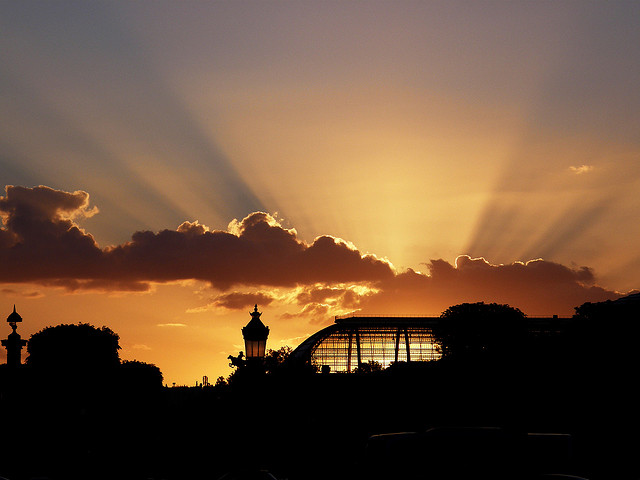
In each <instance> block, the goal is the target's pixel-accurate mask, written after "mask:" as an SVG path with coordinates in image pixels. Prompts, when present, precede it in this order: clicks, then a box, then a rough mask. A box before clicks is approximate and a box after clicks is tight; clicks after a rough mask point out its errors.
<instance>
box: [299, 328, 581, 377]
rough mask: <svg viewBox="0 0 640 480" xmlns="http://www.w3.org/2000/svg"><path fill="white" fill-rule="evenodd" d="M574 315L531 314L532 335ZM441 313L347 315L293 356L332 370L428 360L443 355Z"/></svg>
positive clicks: (544, 332) (547, 331) (549, 331)
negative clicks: (438, 328)
mask: <svg viewBox="0 0 640 480" xmlns="http://www.w3.org/2000/svg"><path fill="white" fill-rule="evenodd" d="M570 320H571V319H568V318H558V317H556V316H554V317H545V318H528V319H527V323H528V330H529V332H530V334H531V335H534V336H540V335H553V334H554V333H556V332H558V331H560V330H562V329H563V328H565V326H566V324H567V322H569V321H570ZM440 321H442V319H441V318H440V317H404V316H402V317H401V316H397V317H396V316H384V317H382V316H345V317H336V318H335V323H333V324H332V325H329V326H328V327H325V328H323V329H321V330H319V331H318V332H316V333H314V334H313V335H311V336H310V337H308V338H307V339H306V340H305V341H304V342H302V343H301V344H300V345H299V346H298V347H297V348H296V349H295V350H294V351H293V352H292V354H291V360H292V361H297V362H304V363H309V364H311V365H314V366H317V367H319V368H321V369H327V368H328V369H329V371H331V372H347V373H348V372H353V371H354V370H356V369H357V368H358V367H361V366H362V365H364V364H368V363H371V362H375V363H376V364H378V365H380V366H381V367H382V368H386V367H388V366H389V365H391V364H392V363H394V362H428V361H433V360H438V359H439V358H441V353H440V347H439V345H438V343H437V341H436V339H435V336H434V334H433V327H434V325H436V324H437V323H439V322H440Z"/></svg>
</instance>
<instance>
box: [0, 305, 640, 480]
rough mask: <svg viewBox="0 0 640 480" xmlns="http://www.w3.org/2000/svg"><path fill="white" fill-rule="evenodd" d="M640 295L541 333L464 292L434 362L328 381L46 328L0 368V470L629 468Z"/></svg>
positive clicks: (106, 333)
mask: <svg viewBox="0 0 640 480" xmlns="http://www.w3.org/2000/svg"><path fill="white" fill-rule="evenodd" d="M637 300H638V299H637V298H636V297H634V296H630V297H627V298H626V299H621V300H620V301H615V302H602V303H597V304H589V303H588V304H584V305H581V306H580V307H577V308H576V314H575V316H574V318H573V319H572V320H571V321H570V322H567V323H566V324H565V323H562V325H560V323H561V322H560V319H559V320H558V322H559V326H558V328H556V329H555V330H554V331H553V332H551V333H549V332H546V333H545V332H534V333H533V334H532V332H531V328H530V327H528V326H527V325H530V322H529V320H530V319H527V318H526V317H525V315H524V314H523V313H522V312H520V311H519V310H517V309H515V308H512V307H509V306H507V305H496V304H484V303H481V302H480V303H473V304H462V305H457V306H452V307H450V308H449V309H447V310H445V312H443V314H442V321H441V322H440V324H439V326H438V327H437V328H436V330H435V331H434V334H435V335H436V337H437V338H438V340H439V342H440V343H441V345H442V347H441V348H442V353H443V358H442V359H441V360H439V361H436V362H428V363H401V362H400V363H398V364H394V365H392V366H391V367H389V368H387V369H382V368H381V367H380V366H379V365H376V364H366V365H362V366H361V367H360V368H359V369H358V370H357V372H356V373H352V374H339V373H333V374H328V375H327V374H321V373H319V372H318V368H317V366H313V365H300V364H295V363H293V362H290V361H288V354H289V353H290V349H288V348H282V349H280V350H271V351H269V352H268V355H267V358H266V360H265V362H264V363H263V364H262V365H261V366H259V367H256V366H255V365H253V366H252V365H250V364H247V363H243V362H241V361H240V362H238V367H237V368H236V369H235V371H234V373H233V374H232V375H230V376H229V377H228V378H226V379H225V378H222V377H221V378H219V379H218V380H217V381H216V382H215V384H214V385H203V386H200V387H175V388H166V387H162V376H161V374H160V371H159V370H158V369H157V367H155V366H153V365H148V364H143V363H140V362H122V361H120V360H119V357H118V349H119V346H118V339H117V335H116V334H115V333H114V332H111V331H110V330H109V329H107V328H105V327H103V328H101V329H97V328H95V327H91V326H89V325H84V326H83V325H81V326H75V327H69V326H65V327H64V328H62V327H53V328H50V329H45V330H44V331H43V332H39V333H38V334H36V335H34V336H33V337H32V339H31V340H30V341H29V345H28V347H27V348H28V355H29V356H28V360H27V362H26V365H23V366H22V367H21V368H20V369H18V370H17V371H11V370H10V369H7V368H4V369H2V371H1V372H0V374H1V377H0V381H1V383H0V385H1V386H0V389H1V391H0V395H1V396H0V412H3V428H2V432H3V433H2V434H0V437H1V439H0V452H1V453H0V455H1V457H0V459H1V460H0V476H2V475H4V476H6V477H7V478H9V479H10V480H21V479H29V478H34V477H36V476H43V477H46V478H51V479H58V478H60V479H62V478H65V479H67V478H71V479H73V478H78V479H79V478H84V479H91V478H95V479H103V478H104V479H106V478H123V479H128V478H130V479H155V480H159V479H166V480H173V479H176V480H177V479H184V480H187V479H196V478H197V479H200V478H206V479H217V478H220V477H222V476H223V475H224V474H228V473H229V472H231V473H232V474H233V475H235V476H227V477H226V478H232V479H233V478H259V477H257V476H255V475H254V476H253V477H252V476H250V475H249V474H250V473H251V472H253V473H254V474H255V472H258V471H260V470H263V469H264V470H268V471H270V472H272V473H273V474H274V475H275V476H276V477H277V478H279V479H285V478H287V479H290V480H296V479H301V480H303V479H308V480H315V479H326V478H332V479H343V478H344V479H346V478H356V479H360V478H362V479H364V478H367V479H369V478H383V477H384V478H424V479H430V478H431V479H435V478H470V476H471V478H495V479H501V478H512V479H520V478H521V479H528V478H540V477H538V475H539V474H542V473H551V472H552V471H553V473H564V474H573V475H581V476H583V477H585V478H589V479H592V480H598V479H606V480H611V479H627V478H629V479H631V478H637V477H638V475H639V471H640V469H639V468H638V465H636V463H637V462H636V457H637V454H636V452H637V449H638V440H637V439H636V438H634V437H635V433H636V432H637V431H638V427H640V425H639V418H638V411H637V405H638V398H637V397H638V394H637V392H636V388H635V379H636V375H637V371H638V370H637V367H638V362H639V360H638V354H637V351H638V348H637V346H636V338H637V335H636V334H637V333H638V332H637V330H638V329H639V328H640V326H639V325H638V314H639V313H640V308H639V306H638V305H639V303H638V302H637ZM81 330H82V333H81ZM76 335H78V336H76ZM74 336H75V338H74ZM89 344H93V347H89V348H88V345H89ZM43 345H44V346H43ZM62 346H64V348H61V347H62ZM61 350H63V351H61ZM479 427H492V428H489V429H487V428H479ZM434 429H435V430H434ZM399 432H410V433H405V434H403V435H395V436H394V435H391V436H378V437H373V438H372V436H374V435H380V434H395V433H399ZM470 432H471V433H470ZM532 432H547V433H563V434H568V435H570V452H566V451H564V450H563V448H564V447H566V445H565V444H562V445H561V446H558V448H556V449H555V450H553V451H551V450H547V451H544V449H538V450H536V449H533V450H532V449H531V448H529V447H530V444H529V443H527V441H528V440H530V439H531V438H537V437H528V436H527V433H532ZM550 438H551V437H550ZM553 438H556V439H558V438H560V439H566V438H569V437H566V436H558V437H553ZM478 439H480V440H478ZM403 442H404V443H403ZM381 445H382V446H383V447H381ZM393 445H395V447H394V448H395V450H394V448H391V446H393ZM528 446H529V447H528ZM569 453H570V454H569ZM565 454H566V455H565ZM556 457H557V458H556ZM554 459H555V460H557V461H555V462H552V460H554ZM487 472H491V474H492V475H491V477H486V476H484V475H485V474H487ZM243 475H244V477H243Z"/></svg>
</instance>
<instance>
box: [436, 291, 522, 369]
mask: <svg viewBox="0 0 640 480" xmlns="http://www.w3.org/2000/svg"><path fill="white" fill-rule="evenodd" d="M525 317H526V316H525V314H524V313H522V312H521V311H520V310H519V309H517V308H514V307H511V306H509V305H501V304H497V303H488V304H486V303H484V302H478V303H463V304H460V305H454V306H451V307H449V308H447V309H446V310H445V311H444V312H442V314H441V315H440V318H441V319H442V320H441V321H440V322H439V323H438V325H437V326H435V327H434V332H433V333H434V335H435V337H436V340H437V341H438V343H439V344H440V346H441V351H442V355H443V358H444V359H447V360H456V361H473V360H506V357H508V356H512V355H515V354H516V352H518V351H519V349H521V348H522V346H523V341H524V338H525V335H526V323H525Z"/></svg>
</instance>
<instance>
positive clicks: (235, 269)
mask: <svg viewBox="0 0 640 480" xmlns="http://www.w3.org/2000/svg"><path fill="white" fill-rule="evenodd" d="M88 205H89V195H88V194H87V193H86V192H74V193H68V192H62V191H57V190H53V189H51V188H48V187H43V186H40V187H35V188H24V187H14V186H7V187H6V196H5V197H0V214H1V215H2V219H3V223H4V228H3V229H2V230H0V273H1V274H2V278H3V279H5V280H6V281H11V282H15V283H20V282H23V283H25V282H30V283H38V284H43V285H57V286H64V287H66V288H68V289H70V290H77V289H82V288H86V289H102V290H108V289H114V290H133V291H141V290H144V289H146V288H148V287H149V284H150V283H152V282H172V281H178V280H184V279H195V280H201V281H205V282H208V283H210V284H211V285H212V286H214V287H215V288H218V289H220V290H228V289H229V288H231V287H232V286H234V285H254V286H257V285H269V286H295V285H300V284H314V283H318V282H324V283H344V282H369V281H379V280H382V279H384V278H390V277H392V276H393V274H394V271H393V267H392V265H391V264H389V263H388V262H386V261H384V260H380V259H378V258H376V257H375V256H373V255H363V254H361V253H360V252H359V251H357V250H356V249H355V248H354V247H353V246H351V245H350V244H348V243H347V242H344V241H341V240H340V239H337V238H334V237H330V236H321V237H318V238H316V239H315V240H314V241H313V242H312V243H310V244H308V243H306V242H303V241H302V240H300V239H298V238H297V234H296V232H295V230H287V229H285V228H283V227H282V226H281V225H280V224H279V223H278V222H277V221H276V220H275V219H274V218H273V217H272V216H271V215H269V214H267V213H263V212H256V213H253V214H251V215H249V216H247V217H246V218H244V219H243V220H242V221H237V220H234V221H233V222H232V223H231V225H230V227H229V230H228V231H220V230H214V231H212V230H210V229H208V228H207V227H206V226H204V225H201V224H199V223H198V222H184V223H182V224H181V225H180V226H179V227H178V228H177V229H176V230H162V231H160V232H157V233H155V232H150V231H139V232H136V233H134V234H133V235H132V238H131V241H129V242H126V243H124V244H121V245H117V246H110V247H106V248H104V249H103V248H100V247H99V246H98V244H97V243H96V241H95V239H94V238H93V237H92V236H91V235H90V234H88V233H86V232H84V231H83V230H81V229H80V228H79V227H78V226H77V225H76V224H75V223H74V219H77V218H81V217H87V216H89V215H91V214H93V213H95V211H96V210H95V209H90V208H89V206H88Z"/></svg>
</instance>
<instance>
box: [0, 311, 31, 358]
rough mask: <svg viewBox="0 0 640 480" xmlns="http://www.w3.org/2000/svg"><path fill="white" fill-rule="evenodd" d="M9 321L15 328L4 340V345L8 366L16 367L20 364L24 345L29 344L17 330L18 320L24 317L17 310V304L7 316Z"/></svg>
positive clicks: (12, 327)
mask: <svg viewBox="0 0 640 480" xmlns="http://www.w3.org/2000/svg"><path fill="white" fill-rule="evenodd" d="M7 322H8V323H9V325H11V329H12V330H13V331H12V332H11V333H10V334H9V336H8V337H7V339H6V340H2V346H3V347H5V348H6V349H7V366H9V367H12V368H16V367H18V366H19V365H20V353H21V351H22V347H24V346H25V345H26V344H27V341H26V340H22V338H21V337H20V334H19V333H18V332H17V331H16V330H17V328H18V326H17V324H18V322H22V317H21V316H20V315H19V314H18V312H16V306H15V305H14V306H13V312H11V314H9V316H8V317H7Z"/></svg>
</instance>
